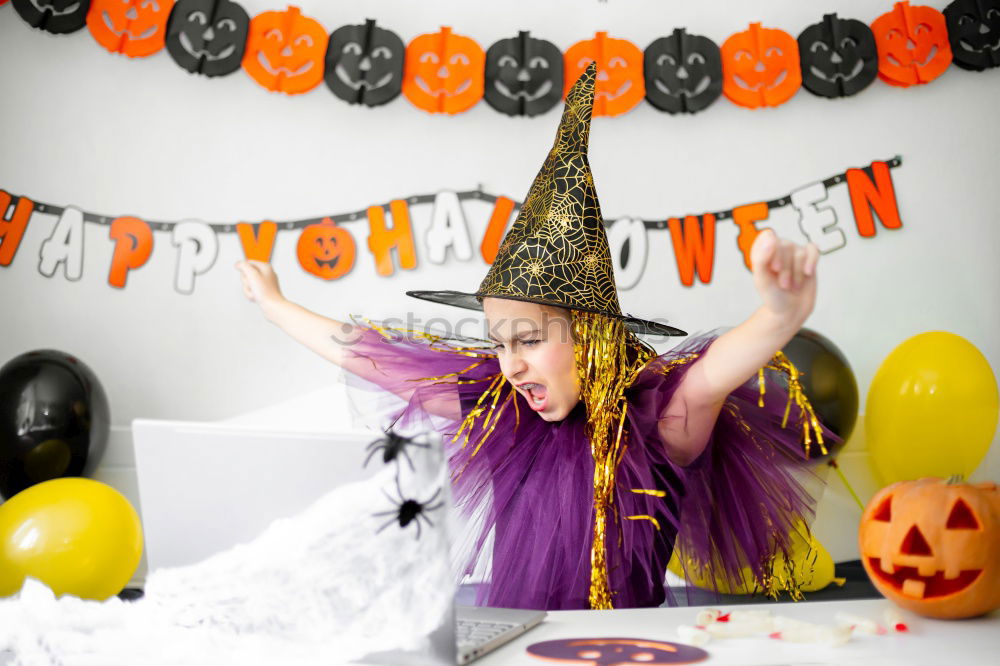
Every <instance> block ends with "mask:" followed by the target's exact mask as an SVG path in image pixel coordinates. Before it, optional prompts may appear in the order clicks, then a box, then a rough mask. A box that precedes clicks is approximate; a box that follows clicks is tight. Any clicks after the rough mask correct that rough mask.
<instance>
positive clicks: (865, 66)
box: [799, 14, 878, 98]
mask: <svg viewBox="0 0 1000 666" xmlns="http://www.w3.org/2000/svg"><path fill="white" fill-rule="evenodd" d="M799 60H800V61H801V63H802V85H803V86H805V88H806V90H808V91H809V92H811V93H813V94H814V95H820V96H821V97H831V98H832V97H847V96H849V95H856V94H858V93H859V92H861V91H862V90H864V89H865V88H867V87H868V86H869V85H871V82H872V81H874V80H875V76H876V75H877V74H878V51H877V50H876V49H875V36H874V35H872V31H871V28H869V27H868V26H867V25H865V24H864V23H862V22H861V21H857V20H855V19H841V18H837V15H836V14H826V15H825V16H824V17H823V20H822V21H821V22H819V23H814V24H813V25H811V26H809V27H808V28H806V29H805V30H803V31H802V34H801V35H799Z"/></svg>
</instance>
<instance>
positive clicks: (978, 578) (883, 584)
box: [858, 478, 1000, 618]
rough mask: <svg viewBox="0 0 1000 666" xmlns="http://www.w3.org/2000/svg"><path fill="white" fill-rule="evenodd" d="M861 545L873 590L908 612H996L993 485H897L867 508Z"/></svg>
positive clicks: (997, 520)
mask: <svg viewBox="0 0 1000 666" xmlns="http://www.w3.org/2000/svg"><path fill="white" fill-rule="evenodd" d="M858 545H859V548H860V552H861V560H862V563H863V564H864V567H865V570H866V571H867V572H868V576H869V578H871V581H872V583H873V584H874V585H875V587H876V588H878V590H879V592H881V593H882V594H883V595H885V596H886V597H887V598H889V599H891V600H892V601H893V602H895V603H896V604H898V605H899V606H902V607H903V608H905V609H907V610H911V611H913V612H914V613H919V614H920V615H926V616H928V617H936V618H964V617H973V616H976V615H982V614H983V613H988V612H989V611H991V610H993V609H995V608H1000V489H998V487H997V484H995V483H979V484H975V485H972V484H968V483H961V482H956V481H955V480H954V479H950V480H949V481H943V480H941V479H934V478H928V479H920V480H919V481H900V482H898V483H894V484H892V485H891V486H888V487H886V488H883V489H882V490H881V491H879V492H878V493H877V494H876V495H875V497H873V498H872V500H871V502H869V503H868V507H867V508H866V509H865V511H864V513H863V514H862V516H861V525H860V529H859V534H858Z"/></svg>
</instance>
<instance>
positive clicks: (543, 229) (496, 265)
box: [406, 63, 687, 335]
mask: <svg viewBox="0 0 1000 666" xmlns="http://www.w3.org/2000/svg"><path fill="white" fill-rule="evenodd" d="M596 73H597V68H596V66H595V65H594V63H591V64H590V66H589V67H587V69H586V71H584V73H583V74H581V75H580V78H579V79H577V81H576V83H575V84H573V87H572V88H571V89H570V91H569V93H568V94H567V95H566V108H565V109H564V110H563V115H562V120H561V121H560V122H559V131H558V132H557V134H556V141H555V144H554V145H553V146H552V150H551V151H550V152H549V156H548V158H546V160H545V163H544V164H543V165H542V169H541V171H539V172H538V175H537V176H535V182H534V183H532V185H531V189H530V190H529V191H528V196H527V197H526V198H525V200H524V204H523V205H522V206H521V210H520V212H519V213H518V215H517V219H516V220H514V224H513V225H512V226H511V228H510V230H509V231H508V232H507V235H506V236H505V237H504V240H503V242H502V243H501V244H500V248H499V250H498V251H497V255H496V259H495V260H494V262H493V265H492V266H491V267H490V270H489V272H488V273H487V274H486V278H485V279H484V280H483V282H482V284H481V285H479V290H478V291H476V292H475V293H465V292H459V291H408V292H406V293H407V294H408V295H409V296H414V297H416V298H421V299H424V300H427V301H433V302H435V303H445V304H447V305H456V306H458V307H462V308H467V309H470V310H482V309H483V298H485V297H487V296H490V297H495V298H509V299H512V300H517V301H528V302H531V303H539V304H542V305H555V306H558V307H563V308H570V309H573V310H583V311H586V312H596V313H599V314H603V315H607V316H609V317H615V318H618V319H621V320H622V321H623V322H624V323H625V325H626V326H627V327H628V328H629V329H630V330H632V331H633V332H635V333H648V334H653V335H687V333H685V332H684V331H681V330H680V329H677V328H674V327H673V326H667V325H666V324H661V323H658V322H653V321H648V320H645V319H639V318H637V317H633V316H631V315H625V314H622V310H621V306H620V305H619V303H618V290H617V289H616V287H615V276H614V268H613V265H612V263H611V250H610V248H609V247H608V236H607V232H606V231H605V229H604V219H603V217H602V216H601V205H600V203H598V201H597V190H596V189H595V188H594V177H593V175H592V174H591V172H590V162H589V161H588V160H587V139H588V137H589V135H590V117H591V111H592V109H593V106H594V79H595V77H596Z"/></svg>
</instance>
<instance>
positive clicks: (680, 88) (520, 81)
mask: <svg viewBox="0 0 1000 666" xmlns="http://www.w3.org/2000/svg"><path fill="white" fill-rule="evenodd" d="M5 2H6V0H0V4H3V3H5ZM11 4H12V5H13V7H14V10H15V11H16V12H17V13H18V15H19V16H20V17H21V18H22V19H24V20H25V21H26V22H27V23H28V25H30V26H32V27H35V28H38V29H41V30H45V31H48V32H50V33H55V34H66V33H72V32H76V31H78V30H82V29H83V28H84V26H86V27H87V29H88V30H89V31H90V34H91V35H92V36H93V38H94V39H95V40H96V41H97V43H98V44H100V45H101V46H103V47H104V48H106V49H107V50H108V51H110V52H112V53H119V54H122V55H126V56H130V57H132V58H142V57H147V56H151V55H153V54H155V53H158V52H159V51H161V50H163V49H164V48H165V49H166V51H167V53H168V54H169V55H170V57H171V58H173V60H174V62H176V63H177V64H178V65H179V66H180V67H182V68H183V69H185V70H187V71H188V72H192V73H194V74H200V75H203V76H209V77H217V76H226V75H229V74H232V73H234V72H235V71H236V70H238V69H241V68H242V69H243V70H244V71H245V72H246V73H247V74H248V75H249V76H250V78H252V79H253V80H254V81H256V82H257V83H258V84H260V85H261V86H263V87H264V88H266V89H267V90H270V91H274V92H283V93H286V94H289V95H295V94H301V93H305V92H309V91H310V90H313V89H314V88H316V87H317V86H319V85H320V84H321V83H324V82H325V83H326V86H327V88H329V90H330V91H331V92H332V93H333V94H334V95H335V96H336V97H338V98H339V99H341V100H343V101H345V102H348V103H350V104H361V105H365V106H369V107H374V106H379V105H383V104H386V103H388V102H391V101H393V100H394V99H396V98H397V97H399V96H400V94H402V95H403V96H405V97H406V98H407V99H408V100H409V101H410V102H412V103H413V105H414V106H416V107H417V108H419V109H423V110H424V111H428V112H432V113H449V114H455V113H461V112H463V111H468V110H469V109H471V108H472V107H473V106H475V105H476V104H477V103H478V102H479V100H480V99H485V100H486V102H487V104H489V105H490V106H491V107H493V108H494V109H496V110H497V111H500V112H501V113H505V114H508V115H522V116H537V115H539V114H542V113H545V112H546V111H548V110H549V109H551V108H553V107H554V106H555V105H556V104H558V103H559V101H560V100H561V99H562V97H563V96H564V95H565V92H566V91H568V90H569V86H570V85H572V83H573V82H574V81H575V80H576V79H577V78H578V77H579V75H580V74H581V73H582V72H583V70H584V69H586V67H587V65H588V64H589V63H590V62H592V61H595V62H596V63H597V67H598V77H597V84H596V86H597V88H596V93H597V95H596V101H595V105H594V115H596V116H617V115H620V114H622V113H625V112H626V111H629V110H631V109H633V108H634V107H635V106H636V105H638V104H639V103H640V102H641V101H642V100H643V99H645V100H647V101H648V102H649V103H650V104H651V105H652V106H653V107H655V108H656V109H659V110H660V111H664V112H667V113H671V114H676V113H696V112H698V111H702V110H704V109H706V108H708V107H709V106H710V105H711V104H712V103H713V102H715V101H716V100H717V99H718V98H719V97H720V95H724V96H725V97H726V98H727V99H729V100H730V101H731V102H733V103H735V104H738V105H740V106H744V107H748V108H759V107H773V106H778V105H780V104H783V103H785V102H787V101H788V100H789V99H791V98H792V96H794V95H795V93H796V92H797V91H798V90H799V88H803V87H804V88H805V89H806V90H808V91H809V92H810V93H812V94H814V95H819V96H822V97H827V98H838V97H849V96H851V95H856V94H858V93H859V92H861V91H862V90H864V89H865V88H867V87H868V86H869V85H870V84H871V83H872V82H873V81H874V80H875V79H876V78H878V79H881V80H882V81H884V82H885V83H888V84H890V85H894V86H902V87H908V86H912V85H919V84H926V83H929V82H931V81H933V80H934V79H936V78H937V77H939V76H941V74H943V73H944V72H945V70H946V69H948V67H949V66H950V65H951V64H952V63H953V62H954V64H955V65H957V66H959V67H961V68H963V69H967V70H972V71H984V70H986V69H991V68H996V67H997V66H998V65H1000V34H998V32H1000V23H998V21H997V17H998V16H1000V13H998V12H1000V10H998V8H997V6H996V3H995V2H984V3H981V2H977V1H976V0H954V1H953V2H951V3H950V4H949V5H948V6H947V7H945V9H944V11H943V12H941V11H938V10H937V9H935V8H933V7H930V6H925V5H917V6H910V4H909V3H908V2H905V1H904V2H897V3H896V4H895V5H894V6H893V8H892V9H891V10H890V11H888V12H886V13H885V14H882V15H881V16H878V17H877V18H875V19H874V20H873V21H872V23H871V25H870V26H869V25H867V24H865V23H864V22H862V21H859V20H857V19H852V18H841V17H839V16H837V14H826V15H824V16H823V19H822V20H821V21H819V22H818V23H814V24H812V25H810V26H808V27H806V28H805V29H804V30H803V31H802V32H801V33H800V34H799V36H798V38H796V37H794V36H792V35H791V34H789V33H788V32H785V31H784V30H780V29H777V28H769V27H761V24H760V23H751V24H750V26H749V27H748V29H746V30H744V31H742V32H738V33H736V34H733V35H731V36H729V37H728V38H727V39H726V40H725V41H724V42H723V43H722V46H721V47H720V46H719V45H717V44H716V43H715V42H714V41H712V40H711V39H710V38H708V37H705V36H703V35H697V34H689V33H688V32H687V30H686V29H685V28H676V29H675V30H673V32H672V33H671V34H670V35H669V36H664V37H660V38H658V39H656V40H654V41H653V42H652V43H651V44H650V45H649V46H647V47H646V49H645V50H643V49H640V48H639V47H638V46H636V45H635V44H633V43H632V42H630V41H628V40H627V39H621V38H617V37H609V36H608V34H607V33H606V32H597V33H596V34H595V36H594V37H593V38H591V39H585V40H582V41H579V42H576V43H575V44H573V45H572V46H570V47H569V48H568V49H567V50H566V51H565V53H563V52H562V51H561V50H560V49H559V47H558V46H556V45H555V44H553V43H552V42H550V41H548V40H545V39H541V38H538V37H535V36H532V35H531V34H530V32H528V31H521V32H519V33H518V35H517V36H516V37H511V38H508V39H501V40H499V41H497V42H495V43H494V44H493V45H491V46H490V47H489V48H488V49H487V50H486V51H484V50H483V48H482V47H481V46H480V45H479V44H478V43H477V42H476V41H475V40H474V39H472V38H471V37H468V36H466V35H460V34H458V33H455V32H453V31H452V29H451V28H450V27H442V28H441V29H440V30H439V31H438V32H433V33H427V34H422V35H418V36H416V37H415V38H413V39H412V40H411V41H410V43H409V44H406V45H404V44H403V40H402V39H401V38H400V37H399V35H397V34H396V33H394V32H392V31H391V30H389V29H387V28H385V27H383V26H380V25H377V24H376V22H375V21H373V20H371V19H369V20H367V21H366V22H365V23H363V24H358V25H345V26H342V27H339V28H337V29H335V30H334V31H333V32H331V33H329V34H327V31H326V28H324V27H323V25H322V24H320V23H319V21H317V20H316V19H314V18H311V17H309V16H305V15H304V14H302V13H301V11H300V10H299V8H298V7H294V6H289V7H287V9H285V10H283V11H266V12H262V13H260V14H258V15H256V16H254V17H253V18H252V19H251V18H250V16H249V15H248V14H247V12H246V10H244V9H243V7H241V6H240V5H239V4H238V3H236V2H232V0H177V2H174V0H157V2H149V1H148V0H80V1H79V2H77V3H73V4H68V3H65V2H57V1H56V0H12V2H11Z"/></svg>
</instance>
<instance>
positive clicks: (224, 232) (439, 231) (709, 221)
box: [0, 156, 902, 294]
mask: <svg viewBox="0 0 1000 666" xmlns="http://www.w3.org/2000/svg"><path fill="white" fill-rule="evenodd" d="M901 163H902V158H900V157H898V156H897V157H894V158H892V159H890V160H885V161H877V162H872V163H871V164H870V165H869V166H867V167H864V168H851V169H847V170H846V171H844V172H843V173H839V174H837V175H835V176H830V177H829V178H826V179H824V180H821V181H817V182H813V183H810V184H808V185H804V186H802V187H799V188H797V189H796V190H794V191H792V192H790V193H789V194H786V195H785V196H782V197H779V198H777V199H772V200H761V201H756V202H753V203H748V204H743V205H741V206H736V207H735V208H731V209H728V210H721V211H716V212H710V213H701V214H699V215H680V216H672V217H664V218H659V219H652V220H646V219H638V218H630V217H619V218H618V219H616V220H614V221H612V222H609V223H608V225H607V233H608V243H609V245H610V248H611V257H612V261H613V263H614V267H615V275H616V280H617V282H618V287H619V288H620V289H631V288H632V287H634V286H635V285H636V284H637V283H638V282H639V280H640V279H641V278H642V275H643V272H644V271H645V267H646V259H647V256H648V247H649V235H650V234H651V233H653V234H655V233H669V234H670V242H671V245H672V247H673V259H674V263H675V265H676V267H677V275H678V278H679V279H680V282H681V284H683V285H684V286H687V287H691V286H693V285H694V283H695V277H696V276H697V279H698V281H700V282H702V283H704V284H708V283H710V282H711V281H712V271H713V269H714V266H715V258H716V235H717V227H718V226H719V225H720V224H728V223H731V224H733V225H735V227H736V230H737V236H736V246H737V250H738V251H739V254H740V256H741V257H742V260H743V263H744V265H745V266H746V267H747V269H749V268H750V247H751V246H752V245H753V241H754V238H756V236H757V234H758V233H759V232H760V230H761V228H763V227H758V226H757V225H758V224H764V225H765V226H772V225H773V224H774V223H775V222H776V221H777V220H778V214H779V213H782V212H783V211H787V212H788V213H790V214H791V216H792V217H793V218H795V219H794V220H790V221H793V222H794V224H795V227H796V228H797V229H798V232H799V233H800V234H801V235H802V237H803V238H804V240H805V242H811V243H815V244H816V245H817V247H818V248H819V250H820V252H821V253H824V254H825V253H830V252H834V251H836V250H840V249H842V248H843V247H845V246H846V244H847V234H846V233H845V230H844V226H846V224H844V225H842V220H843V221H845V222H846V221H847V220H848V219H853V225H854V228H855V230H856V231H857V234H858V236H860V237H861V238H871V237H873V236H875V234H876V230H877V225H876V218H877V219H878V221H879V222H880V223H881V226H882V227H883V228H885V229H899V228H900V227H902V220H901V219H900V216H899V206H898V204H897V201H896V193H895V188H894V187H893V183H892V175H891V173H890V169H893V168H895V167H898V166H899V165H900V164H901ZM842 186H846V188H847V197H846V199H845V198H844V197H843V196H841V197H837V198H835V197H833V196H832V195H833V194H836V190H837V189H838V188H842ZM838 198H839V199H842V200H845V201H846V204H844V205H840V204H838V203H836V200H837V199H838ZM473 201H480V202H485V203H486V204H487V208H488V214H487V215H486V216H484V219H481V220H480V222H481V224H479V225H478V227H477V228H484V229H485V231H484V232H483V234H482V236H481V238H480V239H479V254H480V256H481V257H482V258H483V261H485V262H486V263H487V264H492V263H493V260H494V259H495V258H496V254H497V248H498V247H499V246H500V241H501V240H502V238H503V236H504V233H505V231H506V229H507V227H508V225H509V223H510V221H511V220H512V219H513V216H514V212H515V211H516V210H517V209H518V207H519V204H517V203H516V202H515V201H514V200H513V199H511V198H509V197H506V196H496V195H492V194H486V193H485V192H483V191H482V190H472V191H465V192H454V191H450V190H446V191H441V192H437V193H433V194H421V195H417V196H411V197H408V198H406V199H394V200H392V201H390V202H389V203H387V204H375V205H372V206H369V207H367V208H366V209H364V210H359V211H352V212H346V213H334V214H330V215H325V216H322V217H315V218H309V219H303V220H294V221H285V222H276V221H273V220H264V221H262V222H259V223H255V224H251V223H248V222H237V223H215V224H210V223H207V222H201V221H198V220H185V221H181V222H154V221H151V220H144V219H141V218H139V217H135V216H131V215H125V216H119V217H112V216H107V215H101V214H98V213H90V212H85V211H82V210H80V209H79V208H76V207H74V206H65V207H60V206H55V205H52V204H47V203H41V202H38V201H34V200H32V199H30V198H28V197H26V196H24V195H21V196H13V195H11V194H9V193H8V192H6V191H4V190H0V266H10V264H11V262H13V261H14V257H15V256H16V255H17V252H18V249H19V247H20V245H21V240H22V238H23V237H24V232H25V230H26V229H27V227H28V225H29V224H30V223H31V222H32V220H33V219H34V218H35V216H36V215H37V214H42V215H50V216H57V218H58V219H57V220H56V223H55V226H54V227H53V229H52V232H51V233H50V234H49V236H48V238H47V239H46V240H44V241H43V242H42V243H41V247H40V248H38V253H37V255H36V256H38V257H39V262H38V272H39V273H41V274H42V275H44V276H45V277H49V278H51V277H53V276H54V275H55V274H56V272H57V271H58V269H59V268H60V267H62V271H63V275H64V276H65V278H66V279H67V280H71V281H75V280H79V279H80V278H81V276H82V274H83V252H84V249H83V248H84V243H83V237H84V224H97V225H103V226H107V227H109V233H108V237H109V240H110V241H111V242H112V243H113V244H114V251H113V254H112V258H111V264H110V266H109V267H108V278H107V280H108V284H109V285H111V286H112V287H115V288H118V289H122V288H124V287H125V283H126V281H127V279H128V276H129V274H130V272H132V271H135V270H140V269H141V268H142V267H143V266H144V265H145V264H146V262H148V261H149V258H150V256H151V255H152V253H153V249H154V247H155V246H156V243H155V242H154V240H155V237H154V232H166V233H167V234H169V240H170V244H169V245H168V246H167V248H165V251H172V252H174V253H175V256H176V269H175V271H174V288H175V289H176V290H177V291H178V292H179V293H182V294H191V293H193V292H194V287H195V281H196V278H197V277H198V276H199V275H203V274H205V273H206V272H208V271H209V270H210V269H211V268H212V267H213V266H214V265H215V261H216V259H217V257H218V254H219V243H220V241H219V237H220V236H231V235H232V234H236V237H237V239H238V240H239V243H240V245H241V248H242V251H243V255H244V256H245V257H246V258H247V259H255V260H259V261H267V262H269V261H270V260H271V255H272V252H273V250H274V243H275V239H276V237H277V234H278V233H279V232H295V233H298V240H297V243H296V256H297V259H298V263H299V266H301V268H302V270H304V271H305V272H306V273H308V274H310V275H312V276H314V277H316V278H319V279H321V280H336V279H339V278H342V277H344V276H345V275H347V274H348V273H350V272H351V270H352V269H353V268H354V265H355V259H356V256H357V253H358V241H357V240H356V238H357V237H358V236H360V235H361V234H362V233H363V229H364V227H365V226H366V225H365V223H367V233H368V236H367V238H366V239H365V243H364V246H365V247H366V248H367V250H368V251H369V252H370V253H371V255H372V257H373V259H374V261H375V270H376V273H377V274H378V275H381V276H391V275H393V274H394V273H395V272H396V267H397V263H398V267H399V269H400V270H406V271H410V270H414V269H416V268H417V266H418V263H419V262H418V258H417V251H416V247H417V242H416V241H417V240H418V239H417V234H416V230H415V225H414V224H413V219H414V213H415V212H416V211H417V209H419V208H421V207H427V206H429V207H430V217H429V224H428V225H427V227H426V230H425V231H424V232H423V233H422V235H421V237H420V239H419V240H421V241H422V243H423V245H424V247H426V250H427V254H426V257H425V259H426V260H428V261H430V262H431V263H433V264H443V263H444V262H445V261H446V260H447V257H448V254H449V250H450V253H451V255H452V256H454V258H455V259H457V260H459V261H463V262H467V261H471V260H472V255H473V251H472V247H473V246H472V238H471V235H470V233H469V226H470V225H469V219H470V216H469V214H468V211H467V210H466V208H467V207H468V204H469V202H473ZM463 202H465V205H463ZM845 208H846V209H847V210H845ZM349 227H350V228H349ZM394 257H395V259H394ZM664 259H665V258H664Z"/></svg>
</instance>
